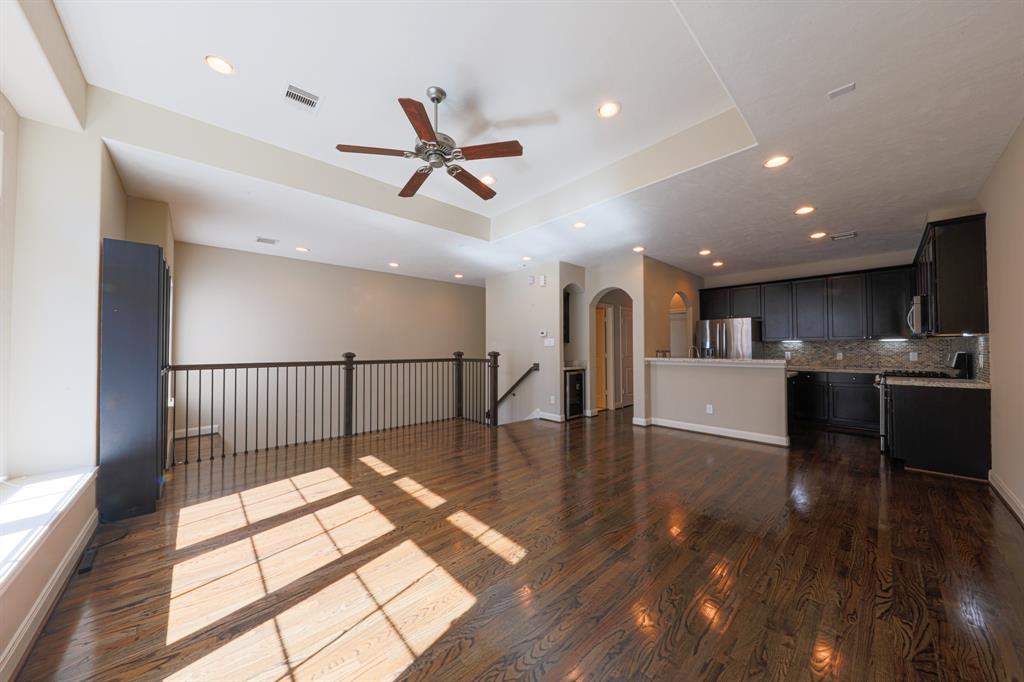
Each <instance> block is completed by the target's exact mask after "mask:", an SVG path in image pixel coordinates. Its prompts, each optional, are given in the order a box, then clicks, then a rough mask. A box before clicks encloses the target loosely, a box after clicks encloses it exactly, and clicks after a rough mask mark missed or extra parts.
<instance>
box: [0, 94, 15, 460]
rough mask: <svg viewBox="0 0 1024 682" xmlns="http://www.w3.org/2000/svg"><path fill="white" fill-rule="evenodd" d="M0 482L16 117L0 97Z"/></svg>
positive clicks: (4, 429)
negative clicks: (0, 163)
mask: <svg viewBox="0 0 1024 682" xmlns="http://www.w3.org/2000/svg"><path fill="white" fill-rule="evenodd" d="M0 146H2V147H3V164H2V165H0V181H2V185H0V478H3V477H4V476H5V475H6V474H7V465H6V462H7V441H8V436H9V433H10V429H9V427H8V419H9V413H8V405H9V404H10V384H11V382H10V372H11V286H12V284H13V273H14V211H15V204H16V201H15V199H16V196H17V192H18V114H17V112H16V111H14V107H12V106H11V104H10V102H8V101H7V98H6V97H4V96H3V95H0Z"/></svg>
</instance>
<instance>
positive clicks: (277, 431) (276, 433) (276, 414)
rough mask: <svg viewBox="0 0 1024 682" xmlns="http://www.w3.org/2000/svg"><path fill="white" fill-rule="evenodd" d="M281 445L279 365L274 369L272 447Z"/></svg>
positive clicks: (276, 447) (275, 447)
mask: <svg viewBox="0 0 1024 682" xmlns="http://www.w3.org/2000/svg"><path fill="white" fill-rule="evenodd" d="M279 447H281V365H278V366H277V369H275V370H274V449H275V450H277V449H278V448H279Z"/></svg>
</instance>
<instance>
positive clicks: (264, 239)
mask: <svg viewBox="0 0 1024 682" xmlns="http://www.w3.org/2000/svg"><path fill="white" fill-rule="evenodd" d="M256 242H257V243H259V244H276V243H277V240H276V239H271V238H270V237H256Z"/></svg>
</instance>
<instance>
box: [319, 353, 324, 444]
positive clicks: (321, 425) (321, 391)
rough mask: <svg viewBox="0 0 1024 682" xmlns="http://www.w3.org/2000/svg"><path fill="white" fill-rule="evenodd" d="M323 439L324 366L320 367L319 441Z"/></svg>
mask: <svg viewBox="0 0 1024 682" xmlns="http://www.w3.org/2000/svg"><path fill="white" fill-rule="evenodd" d="M323 439H324V366H323V365H320V440H323Z"/></svg>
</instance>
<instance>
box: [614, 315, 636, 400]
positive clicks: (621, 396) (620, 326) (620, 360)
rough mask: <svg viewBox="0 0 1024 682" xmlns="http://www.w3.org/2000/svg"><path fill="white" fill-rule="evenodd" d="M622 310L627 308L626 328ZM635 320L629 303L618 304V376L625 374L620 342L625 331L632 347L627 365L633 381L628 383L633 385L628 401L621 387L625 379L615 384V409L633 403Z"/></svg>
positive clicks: (634, 387)
mask: <svg viewBox="0 0 1024 682" xmlns="http://www.w3.org/2000/svg"><path fill="white" fill-rule="evenodd" d="M624 310H628V311H629V328H628V329H625V328H624V323H623V319H624V316H623V314H622V311H624ZM635 322H636V321H635V320H634V319H633V306H631V305H628V306H627V305H620V306H619V319H618V332H619V334H618V336H617V337H616V347H615V359H616V361H617V362H618V363H619V372H620V374H619V377H620V378H621V377H625V376H626V368H627V364H626V356H625V353H623V352H622V343H621V341H622V338H623V331H625V332H626V336H628V337H629V345H630V347H631V348H633V353H632V354H631V355H630V361H629V365H628V367H629V370H630V372H631V374H630V376H632V377H633V381H632V382H630V383H632V384H633V385H632V391H630V393H629V401H628V402H627V401H626V392H625V391H624V390H623V389H622V386H624V385H625V381H620V382H619V383H621V384H622V386H616V387H615V388H616V391H617V396H616V397H617V398H618V399H617V400H616V401H615V408H616V409H619V408H623V407H629V406H631V405H632V404H633V398H634V394H635V392H636V377H635V376H633V369H634V367H633V365H634V363H633V358H634V357H635V356H636V352H637V350H636V344H635V340H636V339H635V338H634V334H633V325H634V324H635Z"/></svg>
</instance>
